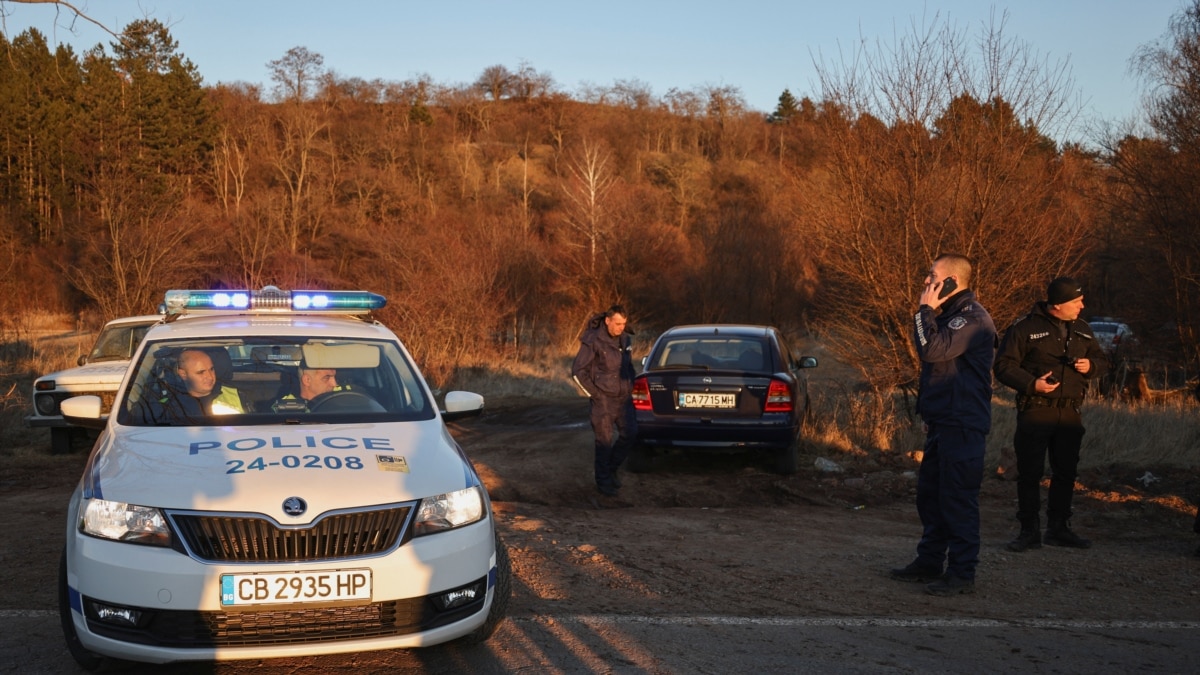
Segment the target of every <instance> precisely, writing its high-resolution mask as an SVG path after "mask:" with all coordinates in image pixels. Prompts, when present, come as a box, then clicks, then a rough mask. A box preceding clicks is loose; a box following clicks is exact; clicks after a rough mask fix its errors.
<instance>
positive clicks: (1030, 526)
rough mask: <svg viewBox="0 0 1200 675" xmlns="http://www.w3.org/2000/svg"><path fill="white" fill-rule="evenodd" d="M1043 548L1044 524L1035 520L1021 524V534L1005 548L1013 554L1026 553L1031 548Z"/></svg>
mask: <svg viewBox="0 0 1200 675" xmlns="http://www.w3.org/2000/svg"><path fill="white" fill-rule="evenodd" d="M1041 547H1042V524H1041V523H1040V522H1039V521H1038V520H1037V519H1036V518H1035V519H1034V520H1031V521H1022V522H1021V533H1020V534H1018V535H1017V538H1016V539H1013V540H1012V541H1010V542H1008V544H1007V545H1005V547H1004V548H1006V549H1008V550H1010V551H1012V552H1013V553H1024V552H1025V551H1028V550H1029V549H1031V548H1041Z"/></svg>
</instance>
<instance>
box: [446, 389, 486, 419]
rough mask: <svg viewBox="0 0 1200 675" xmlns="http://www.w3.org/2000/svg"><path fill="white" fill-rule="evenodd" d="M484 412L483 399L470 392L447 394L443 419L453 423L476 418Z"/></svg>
mask: <svg viewBox="0 0 1200 675" xmlns="http://www.w3.org/2000/svg"><path fill="white" fill-rule="evenodd" d="M482 412H483V397H482V396H480V395H479V394H475V393H472V392H469V391H452V392H450V393H448V394H446V398H445V407H444V409H443V410H442V411H441V413H442V419H444V420H446V421H453V420H458V419H463V418H465V417H475V416H476V415H479V414H480V413H482Z"/></svg>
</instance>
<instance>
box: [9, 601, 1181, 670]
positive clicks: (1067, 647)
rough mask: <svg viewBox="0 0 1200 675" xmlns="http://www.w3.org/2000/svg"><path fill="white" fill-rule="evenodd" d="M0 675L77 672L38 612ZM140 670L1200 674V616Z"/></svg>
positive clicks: (787, 630)
mask: <svg viewBox="0 0 1200 675" xmlns="http://www.w3.org/2000/svg"><path fill="white" fill-rule="evenodd" d="M0 664H3V666H0V672H13V673H47V674H57V673H78V672H81V671H80V670H79V669H78V668H76V667H75V663H74V661H72V660H71V657H70V655H69V654H68V653H67V651H66V648H65V647H64V646H63V641H62V636H61V634H60V631H59V625H58V617H57V615H56V614H54V613H53V612H50V611H46V610H35V611H22V610H2V611H0ZM120 672H124V673H131V674H141V673H169V674H171V673H173V674H180V675H182V674H198V673H256V674H262V675H272V674H276V673H278V674H283V673H300V672H303V673H351V672H353V673H356V674H363V673H385V672H386V673H451V672H470V673H804V672H820V673H918V672H920V673H932V672H963V673H967V672H970V673H979V672H985V673H1031V672H1048V673H1093V674H1094V673H1129V672H1142V673H1195V672H1200V621H1196V622H1179V621H1173V622H1172V621H1164V622H1148V621H1119V620H1109V621H1086V620H1071V619H1061V620H1060V619H1030V620H1020V621H998V620H990V619H967V618H955V619H936V618H928V617H914V618H911V619H905V618H896V617H890V618H880V617H833V616H827V617H757V618H756V617H738V616H686V617H680V616H672V615H670V614H669V613H664V614H663V615H660V616H629V615H590V616H547V615H541V616H522V615H521V613H520V612H518V613H517V616H514V617H512V618H510V619H509V620H508V621H506V622H505V623H504V624H502V626H501V628H500V629H499V630H498V631H497V633H496V635H495V636H494V637H493V638H492V640H491V641H490V642H489V643H487V644H486V645H483V646H478V647H470V648H457V647H434V648H430V649H424V650H411V651H404V650H396V651H388V652H365V653H360V654H351V655H343V656H337V657H322V658H308V659H278V660H271V661H248V662H236V663H228V664H211V663H206V664H183V665H176V666H132V667H131V668H129V669H127V670H121V671H120Z"/></svg>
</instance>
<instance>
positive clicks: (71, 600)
mask: <svg viewBox="0 0 1200 675" xmlns="http://www.w3.org/2000/svg"><path fill="white" fill-rule="evenodd" d="M384 302H385V300H384V299H383V298H382V297H380V296H378V295H374V294H370V293H363V292H356V291H338V292H302V291H291V292H288V291H280V290H278V289H274V288H272V287H267V288H265V289H263V290H261V291H247V292H237V291H221V292H212V291H170V292H168V293H167V296H166V308H167V319H166V320H165V321H164V322H163V323H161V324H158V325H155V326H154V327H153V328H151V330H150V331H149V332H148V333H147V335H146V337H145V340H144V341H143V343H142V345H141V347H140V348H139V349H138V350H137V353H136V354H135V355H134V358H133V360H132V362H131V364H130V370H129V373H128V375H127V376H126V379H125V382H124V384H123V386H122V387H121V390H120V391H118V392H117V395H116V399H115V402H114V404H113V409H112V414H110V415H109V416H108V418H107V420H105V418H104V416H103V406H102V403H101V400H100V398H99V397H97V396H81V397H76V398H71V399H68V400H66V401H64V402H63V403H62V409H63V413H64V415H65V416H66V417H67V419H68V421H70V422H71V423H75V424H91V425H94V426H99V427H102V431H101V434H100V438H99V440H98V441H97V443H96V446H95V448H94V450H93V451H92V455H91V457H90V458H89V460H88V463H87V466H86V468H85V470H84V473H83V477H82V479H81V480H80V482H79V485H78V486H77V487H76V489H75V491H74V493H73V494H72V496H71V501H70V506H69V508H68V517H67V530H66V532H67V539H66V546H65V549H64V552H63V556H62V563H61V569H60V573H59V591H60V599H59V611H60V615H61V618H62V626H63V631H64V634H65V637H66V641H67V646H68V647H69V650H70V653H71V655H72V656H73V657H74V658H75V660H76V661H77V662H78V663H79V665H81V666H83V667H84V668H86V669H97V668H100V667H103V666H105V665H106V664H105V662H106V661H107V660H110V659H116V660H131V661H142V662H150V663H166V662H174V661H222V660H232V659H260V658H271V657H285V656H287V657H290V656H300V655H318V654H330V653H339V652H355V651H365V650H378V649H394V648H409V647H422V646H427V645H434V644H438V643H442V642H446V641H450V640H455V639H463V640H466V641H472V642H474V641H482V640H485V639H486V638H488V637H489V636H490V635H491V634H492V632H493V631H494V630H495V628H496V626H497V624H498V623H499V622H500V621H501V620H502V619H503V617H504V615H505V612H506V608H507V605H508V599H509V597H510V595H511V573H510V565H509V560H508V555H507V553H506V549H505V548H504V546H503V544H502V543H501V541H500V539H499V537H498V536H497V534H496V527H495V523H494V521H493V516H492V510H491V503H490V501H489V499H488V495H487V492H486V490H485V488H484V486H483V484H482V482H481V481H480V479H479V476H478V474H477V473H476V472H475V470H474V468H473V467H472V465H471V462H470V460H469V459H468V458H467V456H466V454H465V453H464V452H463V450H462V449H461V448H460V447H459V445H458V444H457V443H456V442H455V440H454V438H453V437H452V436H451V435H450V434H449V433H448V431H447V428H446V425H445V420H447V419H453V418H457V417H461V416H467V415H473V414H478V413H479V412H480V411H481V410H482V408H483V397H481V396H479V395H477V394H472V393H469V392H450V393H448V394H446V395H445V397H444V404H443V405H444V409H439V406H438V404H437V402H436V401H435V398H434V394H433V393H432V391H431V390H430V388H429V386H428V385H427V384H426V382H425V380H424V379H423V378H422V376H421V374H420V373H419V372H418V370H417V368H416V367H415V366H414V364H413V361H412V358H411V356H410V355H409V354H408V352H407V350H406V349H405V347H404V345H403V344H401V342H400V340H399V339H397V337H396V336H395V335H394V334H393V333H392V332H391V331H390V330H388V329H387V328H386V327H384V326H383V325H382V324H380V323H378V322H377V321H374V320H372V319H371V318H370V317H369V316H367V314H368V313H369V312H370V311H371V310H373V309H378V308H380V307H382V306H383V304H384ZM317 380H319V381H320V382H317ZM314 383H316V384H319V385H321V387H319V388H323V389H325V391H323V393H319V394H316V393H314V387H313V385H314Z"/></svg>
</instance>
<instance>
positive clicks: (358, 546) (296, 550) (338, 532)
mask: <svg viewBox="0 0 1200 675" xmlns="http://www.w3.org/2000/svg"><path fill="white" fill-rule="evenodd" d="M408 512H409V508H408V507H397V508H392V509H380V510H375V511H360V512H356V513H346V514H338V515H333V516H327V517H325V518H322V519H321V520H319V521H317V522H316V523H314V524H313V525H312V527H308V528H302V529H285V528H280V527H278V526H277V525H275V523H273V522H271V521H269V520H267V519H265V518H253V517H236V516H206V515H193V514H173V515H172V518H171V520H172V521H173V522H174V523H175V526H176V529H177V530H178V531H179V534H180V536H181V537H182V538H183V540H184V541H185V542H186V543H187V548H188V550H189V551H190V552H191V553H192V555H193V556H195V557H197V558H199V559H201V560H205V561H212V562H263V563H266V562H300V561H308V560H336V559H338V558H353V557H357V556H364V555H373V554H378V553H383V552H385V551H389V550H391V549H392V548H393V547H394V546H395V545H396V543H397V542H398V541H400V535H401V533H402V532H403V531H404V523H405V521H406V520H407V518H408Z"/></svg>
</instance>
